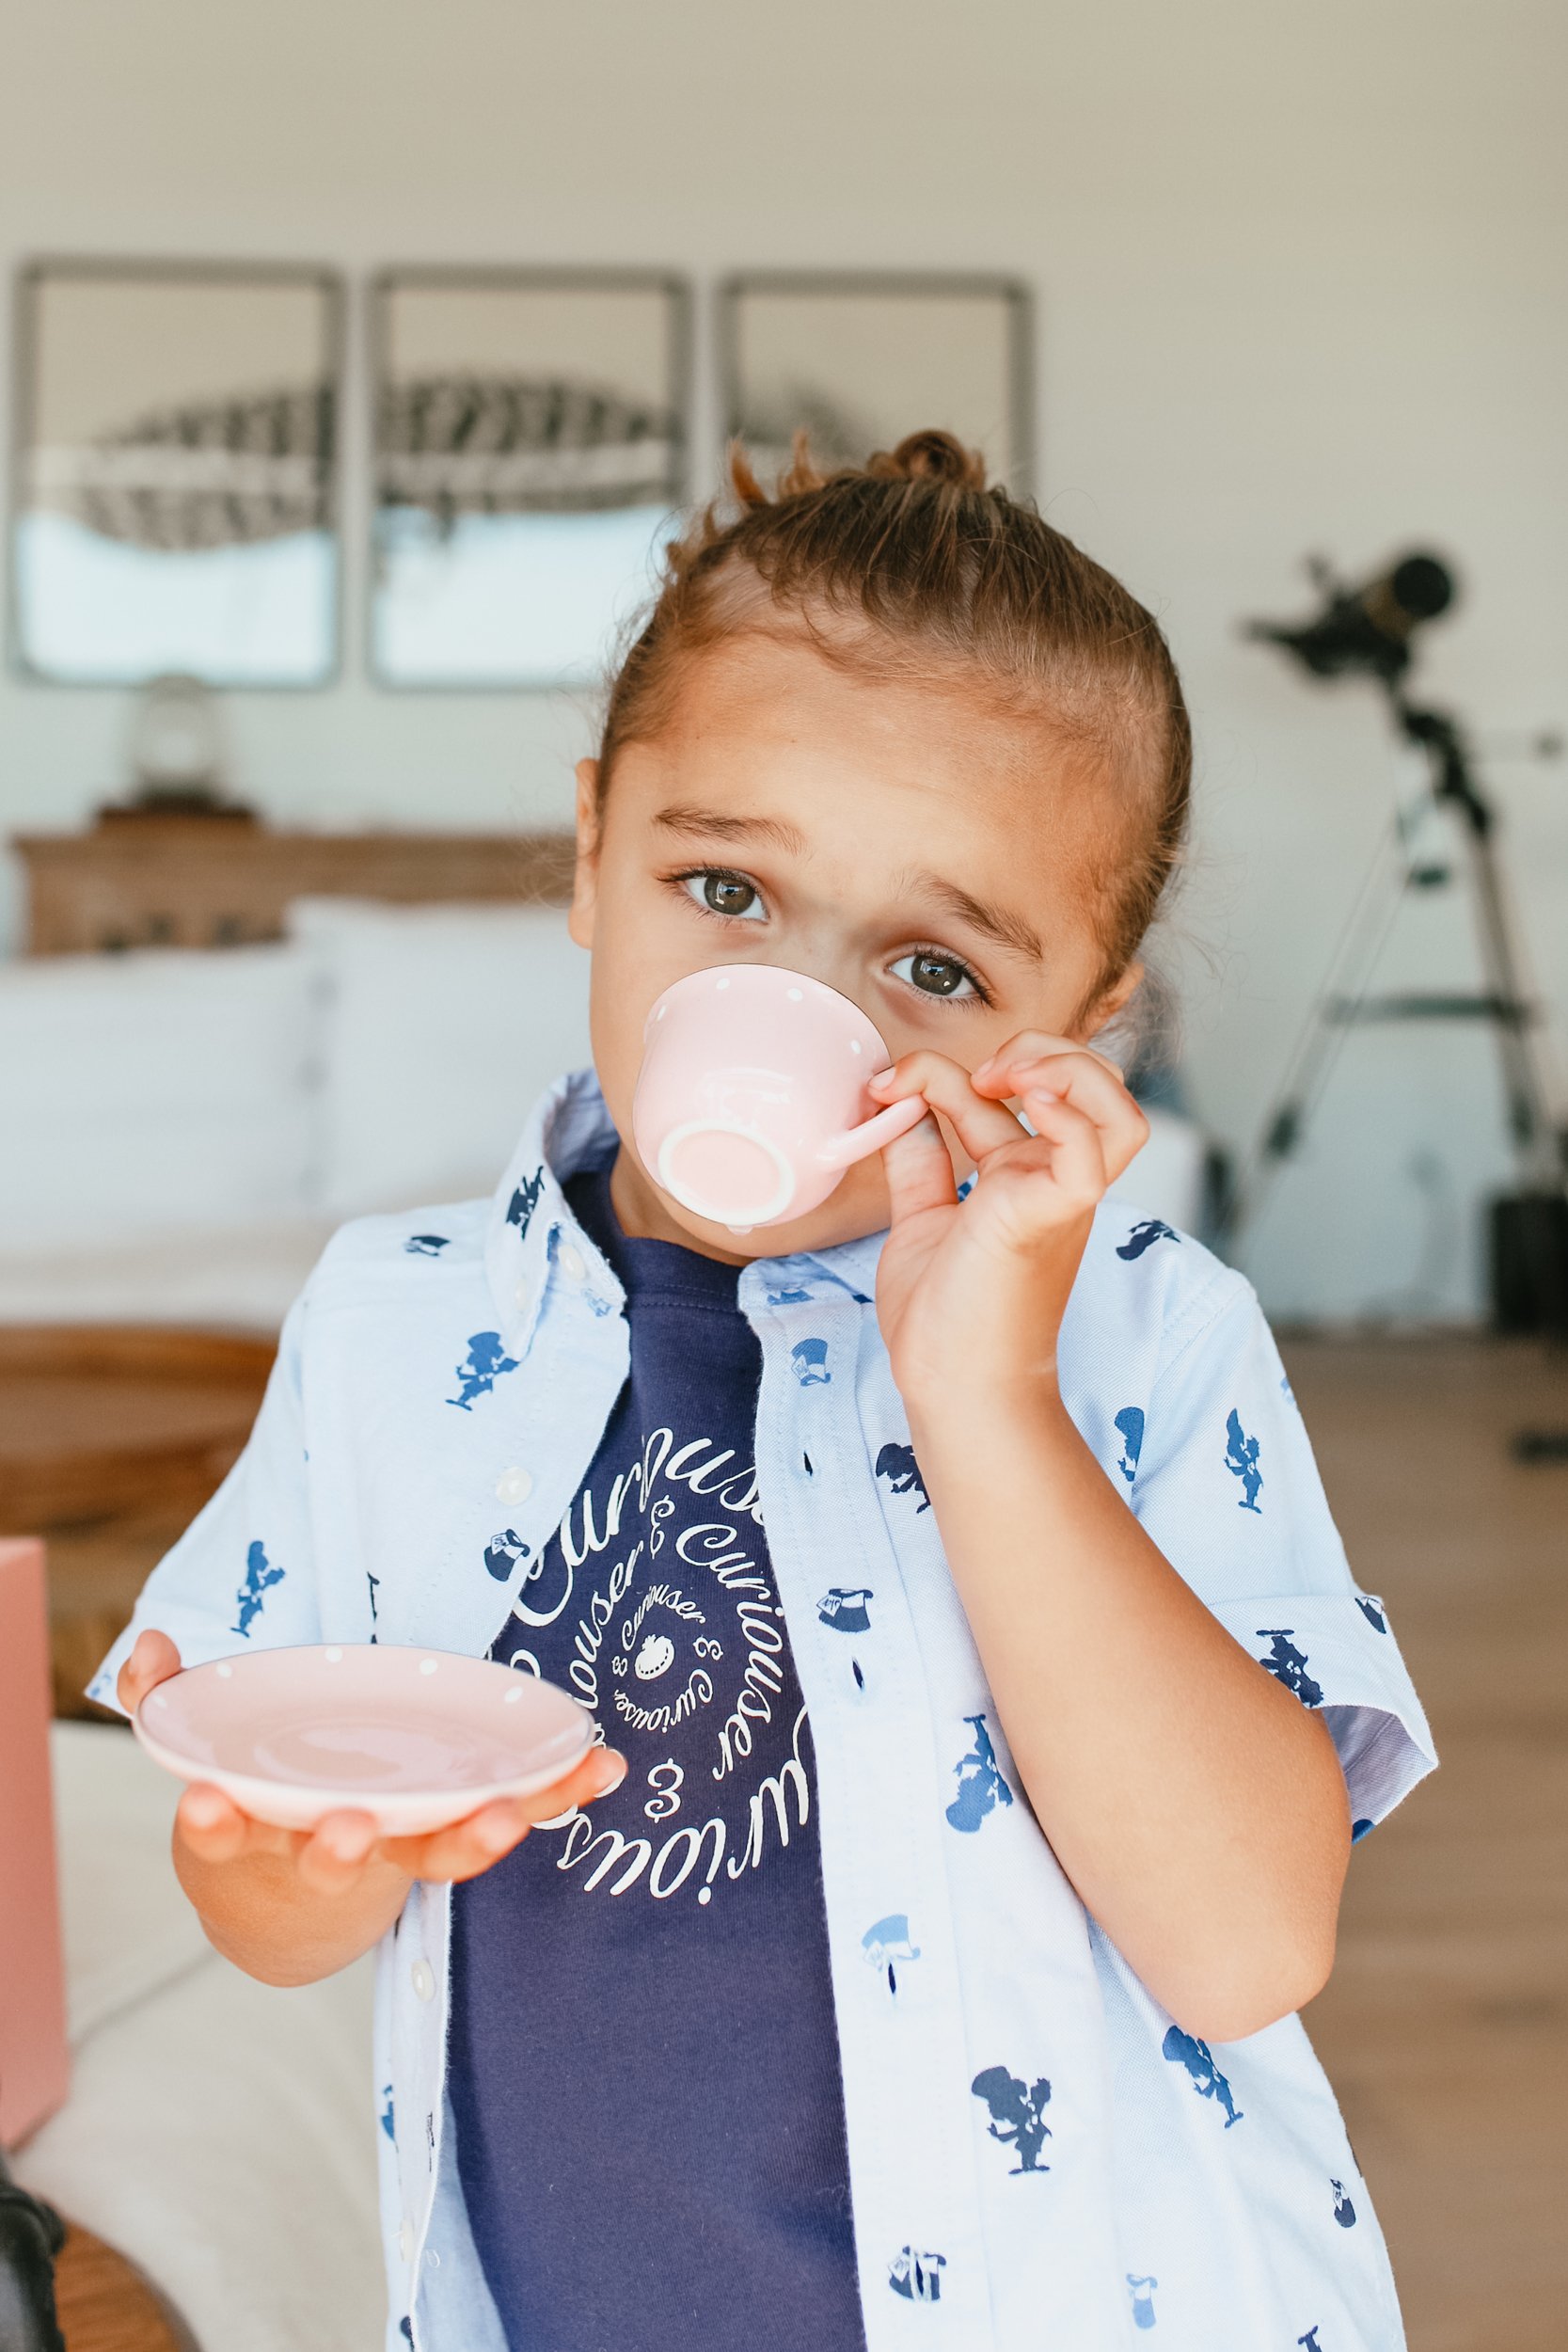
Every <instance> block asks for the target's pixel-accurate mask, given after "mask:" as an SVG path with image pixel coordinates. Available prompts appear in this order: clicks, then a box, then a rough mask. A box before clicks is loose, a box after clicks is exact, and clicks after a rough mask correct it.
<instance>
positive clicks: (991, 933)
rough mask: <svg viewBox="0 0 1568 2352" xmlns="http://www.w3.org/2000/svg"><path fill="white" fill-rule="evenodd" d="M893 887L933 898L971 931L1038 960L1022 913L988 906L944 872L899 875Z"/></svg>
mask: <svg viewBox="0 0 1568 2352" xmlns="http://www.w3.org/2000/svg"><path fill="white" fill-rule="evenodd" d="M897 886H898V887H899V888H900V889H901V890H908V891H909V892H911V895H914V896H917V897H920V898H934V899H935V900H936V902H937V904H938V905H939V906H942V907H945V909H946V910H947V912H948V914H956V915H957V916H958V920H959V922H960V923H969V924H972V925H973V926H974V930H977V931H984V932H985V934H986V936H987V938H988V939H994V940H996V941H997V942H998V943H999V944H1000V945H1001V946H1004V947H1016V948H1017V950H1018V952H1019V953H1020V955H1024V956H1033V957H1034V959H1035V961H1037V962H1038V961H1039V960H1040V957H1041V955H1042V954H1043V952H1044V951H1043V949H1042V948H1041V946H1040V943H1039V935H1038V933H1037V931H1036V930H1034V929H1033V927H1032V926H1031V925H1030V924H1028V923H1026V922H1025V921H1024V919H1023V917H1022V914H1012V913H1011V912H1010V911H1009V909H1007V908H1006V907H995V906H990V905H988V903H987V902H986V900H985V899H983V898H972V897H971V896H970V894H969V892H968V891H967V890H960V889H959V887H958V883H957V882H949V881H948V880H947V879H946V877H945V876H944V875H942V874H913V873H911V874H900V875H899V877H898V884H897Z"/></svg>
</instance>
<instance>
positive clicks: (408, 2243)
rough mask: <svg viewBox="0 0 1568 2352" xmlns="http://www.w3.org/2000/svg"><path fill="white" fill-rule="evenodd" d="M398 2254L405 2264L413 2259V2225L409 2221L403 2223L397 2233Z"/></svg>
mask: <svg viewBox="0 0 1568 2352" xmlns="http://www.w3.org/2000/svg"><path fill="white" fill-rule="evenodd" d="M398 2252H399V2253H400V2254H401V2255H402V2256H403V2259H404V2262H405V2263H410V2262H412V2261H413V2259H414V2224H413V2223H412V2222H411V2221H404V2224H403V2226H402V2227H401V2229H400V2230H399V2231H398Z"/></svg>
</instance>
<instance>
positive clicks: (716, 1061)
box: [631, 963, 926, 1232]
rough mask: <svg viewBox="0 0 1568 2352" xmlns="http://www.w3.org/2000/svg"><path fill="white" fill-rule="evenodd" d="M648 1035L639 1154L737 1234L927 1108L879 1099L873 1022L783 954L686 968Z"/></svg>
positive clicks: (778, 1214) (637, 1113)
mask: <svg viewBox="0 0 1568 2352" xmlns="http://www.w3.org/2000/svg"><path fill="white" fill-rule="evenodd" d="M642 1037H643V1044H642V1068H641V1072H640V1073H639V1074H638V1080H637V1092H636V1094H635V1096H634V1097H633V1099H632V1106H631V1123H632V1134H633V1136H635V1138H636V1142H637V1149H638V1152H639V1154H640V1155H641V1161H642V1165H643V1167H644V1168H646V1169H647V1170H648V1172H649V1174H650V1175H651V1176H652V1177H653V1179H654V1181H655V1183H656V1184H659V1185H661V1186H662V1188H663V1189H664V1191H666V1192H667V1193H669V1194H670V1196H671V1198H672V1199H673V1200H678V1201H679V1202H680V1204H681V1206H682V1208H685V1209H689V1210H691V1212H692V1213H693V1215H694V1216H705V1217H711V1218H713V1219H714V1220H715V1222H716V1223H718V1224H721V1225H727V1226H729V1227H730V1229H731V1230H732V1232H750V1231H751V1229H752V1226H753V1225H779V1224H782V1223H783V1222H784V1219H785V1218H788V1217H796V1216H805V1215H806V1214H807V1213H808V1211H810V1210H812V1209H815V1208H816V1207H817V1206H818V1205H819V1204H820V1203H821V1202H822V1201H824V1200H826V1199H827V1198H828V1195H829V1194H830V1193H831V1192H832V1189H833V1187H834V1185H835V1184H837V1183H838V1181H839V1179H840V1178H841V1177H842V1176H843V1174H844V1171H845V1169H846V1168H849V1167H851V1166H852V1165H853V1163H854V1162H855V1161H856V1160H863V1159H865V1158H867V1157H868V1156H869V1155H870V1153H871V1152H879V1151H880V1150H881V1148H882V1146H883V1144H884V1143H891V1142H892V1141H893V1138H894V1136H901V1135H904V1134H906V1133H907V1131H908V1130H909V1129H910V1128H911V1127H912V1126H914V1125H915V1124H916V1123H917V1122H918V1121H919V1120H921V1119H922V1118H923V1117H924V1115H925V1110H926V1105H925V1104H924V1102H923V1101H922V1100H921V1098H920V1097H919V1096H918V1095H914V1096H912V1097H911V1098H910V1100H908V1101H907V1102H902V1103H892V1104H888V1106H887V1107H886V1109H883V1110H878V1109H877V1106H876V1104H875V1102H874V1100H873V1098H872V1097H871V1096H870V1095H868V1094H867V1092H866V1090H865V1082H866V1080H867V1079H868V1078H869V1077H870V1076H871V1075H872V1074H873V1073H874V1072H876V1071H879V1070H885V1069H886V1068H887V1065H888V1062H889V1060H890V1058H891V1057H890V1055H889V1053H888V1050H887V1047H886V1046H885V1045H884V1044H883V1042H882V1040H881V1038H880V1036H879V1034H878V1031H877V1028H876V1026H875V1025H874V1024H873V1023H872V1022H870V1021H868V1020H867V1019H866V1017H865V1015H864V1013H863V1012H862V1010H861V1009H860V1007H859V1006H858V1005H855V1004H851V1003H850V1001H849V999H848V997H847V996H841V995H840V994H839V993H838V991H837V989H836V988H828V987H826V986H825V985H824V983H823V982H822V981H821V980H814V979H813V978H812V977H810V975H809V974H808V973H805V972H790V971H788V970H786V969H785V968H784V966H782V965H780V964H775V963H722V964H716V965H714V966H712V967H711V968H710V969H709V970H707V971H704V972H689V973H688V974H687V977H685V979H684V980H677V981H676V982H675V983H674V985H673V987H672V988H667V989H666V990H665V992H664V993H663V995H662V996H661V997H660V998H659V999H658V1001H657V1004H656V1005H655V1006H654V1008H653V1009H652V1011H651V1012H650V1013H649V1015H648V1019H647V1023H646V1025H645V1027H644V1029H643V1032H642ZM868 1112H873V1113H875V1116H872V1117H868V1116H867V1113H868Z"/></svg>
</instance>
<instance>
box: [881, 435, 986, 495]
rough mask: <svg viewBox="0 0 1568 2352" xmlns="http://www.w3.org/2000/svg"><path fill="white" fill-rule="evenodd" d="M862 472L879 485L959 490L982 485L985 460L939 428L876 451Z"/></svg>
mask: <svg viewBox="0 0 1568 2352" xmlns="http://www.w3.org/2000/svg"><path fill="white" fill-rule="evenodd" d="M865 470H866V472H867V473H868V474H872V475H874V476H875V477H876V479H877V480H878V481H879V482H950V483H952V484H953V485H954V486H955V487H956V488H958V489H960V490H983V489H984V488H985V486H986V461H985V459H984V458H983V457H982V456H981V454H980V453H979V451H978V450H977V449H965V447H964V445H963V443H962V442H961V441H960V440H959V439H958V437H957V435H956V434H952V433H949V432H947V431H945V430H944V429H943V428H942V426H940V425H932V426H930V427H928V428H927V431H926V432H924V433H906V434H905V436H904V438H903V439H902V440H901V441H900V442H899V444H898V446H897V448H896V449H895V450H885V449H879V451H878V452H877V453H876V455H875V456H874V457H871V458H868V459H867V461H866V468H865Z"/></svg>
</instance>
